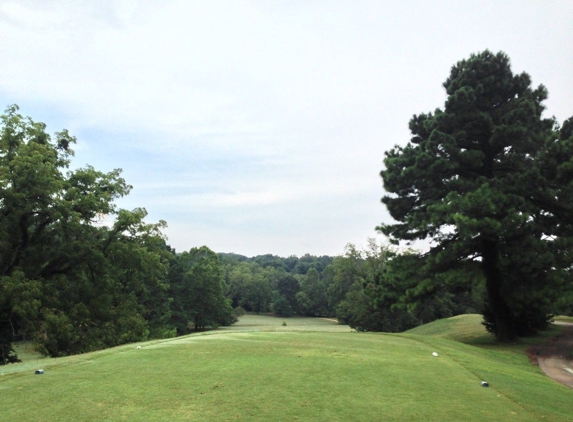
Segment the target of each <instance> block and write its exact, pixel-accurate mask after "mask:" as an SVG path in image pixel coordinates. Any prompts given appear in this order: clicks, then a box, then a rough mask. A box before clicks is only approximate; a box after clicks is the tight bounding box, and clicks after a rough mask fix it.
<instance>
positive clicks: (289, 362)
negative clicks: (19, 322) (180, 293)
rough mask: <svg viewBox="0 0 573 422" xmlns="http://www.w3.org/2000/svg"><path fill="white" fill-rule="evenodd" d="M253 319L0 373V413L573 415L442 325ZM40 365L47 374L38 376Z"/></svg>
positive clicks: (50, 416)
mask: <svg viewBox="0 0 573 422" xmlns="http://www.w3.org/2000/svg"><path fill="white" fill-rule="evenodd" d="M256 318H263V317H256ZM267 318H270V317H267ZM254 321H255V319H254V318H246V319H242V324H243V327H242V328H241V327H237V328H234V329H231V330H218V331H214V332H211V333H202V334H198V335H190V336H185V337H181V338H176V339H170V340H164V341H154V342H148V343H142V344H140V345H139V346H141V349H137V348H136V346H137V345H128V346H122V347H117V348H114V349H108V350H105V351H101V352H96V353H89V354H85V355H80V356H73V357H68V358H60V359H44V360H32V361H30V362H24V363H22V364H17V365H11V366H9V367H0V373H3V375H0V389H1V390H2V393H1V394H0V409H2V410H1V414H2V416H3V419H5V420H18V421H36V420H46V421H72V420H73V421H96V420H97V421H100V420H110V421H111V420H113V421H116V420H131V421H133V420H136V421H139V420H145V421H160V420H161V421H163V420H185V421H230V420H233V421H234V420H245V421H296V420H300V421H303V420H304V421H377V420H384V421H403V420H424V421H460V420H463V421H484V420H488V421H494V420H504V421H505V420H515V421H538V420H541V419H542V420H547V421H567V420H571V419H572V418H573V410H572V408H571V401H572V399H573V392H572V391H571V390H569V389H567V388H566V387H564V386H561V385H560V384H557V383H555V382H553V381H552V380H550V379H548V378H547V377H545V376H544V375H543V374H542V373H541V372H540V371H539V369H538V368H537V367H534V366H532V365H530V364H529V362H528V360H527V357H526V356H525V354H523V353H521V352H517V351H515V350H513V349H511V348H510V349H504V348H501V347H498V346H495V345H491V346H488V347H486V348H484V347H481V346H480V347H478V346H476V345H470V344H463V343H460V342H457V341H453V340H450V339H448V338H446V337H447V336H446V335H445V334H444V333H445V331H446V330H445V329H444V330H442V334H444V335H442V336H440V334H439V333H438V334H437V335H424V334H419V333H418V334H417V333H415V332H410V333H406V334H399V335H387V334H374V333H370V334H365V333H352V332H349V330H348V327H344V326H339V325H337V324H336V323H334V322H332V321H330V322H328V321H326V323H325V320H316V325H314V324H313V320H310V319H306V320H305V321H302V320H301V321H298V322H295V320H294V319H292V320H291V319H290V318H289V319H286V320H285V319H279V318H271V319H265V321H264V322H265V323H264V324H262V327H263V328H262V330H263V331H255V323H254ZM283 321H286V324H287V325H286V326H283V325H282V322H283ZM455 322H458V321H455ZM466 322H467V324H468V325H470V324H469V322H468V321H466ZM446 324H447V323H446ZM301 325H302V326H306V327H307V329H306V330H304V331H303V330H301V329H300V327H301ZM289 327H290V331H289ZM321 327H322V329H321ZM436 327H437V326H436ZM425 329H426V330H427V329H428V328H427V327H426V328H425ZM419 330H423V328H422V327H420V328H419ZM435 330H436V332H437V331H440V330H438V329H437V328H435ZM453 331H456V330H453ZM466 335H467V334H466ZM449 336H451V334H449ZM432 352H437V353H438V355H439V356H438V357H434V356H433V355H432ZM37 368H42V369H44V370H45V373H44V374H43V375H34V369H37ZM482 380H486V381H488V382H489V383H490V385H491V387H490V388H483V387H482V386H481V381H482Z"/></svg>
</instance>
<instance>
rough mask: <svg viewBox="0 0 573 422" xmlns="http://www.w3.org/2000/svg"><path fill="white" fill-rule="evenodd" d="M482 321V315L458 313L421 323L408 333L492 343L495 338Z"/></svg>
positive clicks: (477, 342)
mask: <svg viewBox="0 0 573 422" xmlns="http://www.w3.org/2000/svg"><path fill="white" fill-rule="evenodd" d="M482 321H483V318H482V316H481V315H477V314H470V315H458V316H455V317H452V318H445V319H440V320H437V321H434V322H430V323H429V324H425V325H421V326H419V327H416V328H413V329H411V330H409V331H406V333H408V334H420V335H426V336H433V337H439V338H445V339H449V340H454V341H460V342H462V343H469V344H492V343H494V341H495V339H494V337H493V336H492V335H491V334H489V333H488V332H487V331H486V329H485V327H484V326H483V325H482V323H481V322H482Z"/></svg>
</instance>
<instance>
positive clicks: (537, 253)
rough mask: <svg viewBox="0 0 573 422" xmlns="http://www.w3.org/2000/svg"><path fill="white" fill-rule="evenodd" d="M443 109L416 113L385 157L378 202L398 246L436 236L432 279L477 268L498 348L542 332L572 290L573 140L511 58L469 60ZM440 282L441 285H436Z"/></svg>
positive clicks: (459, 67)
mask: <svg viewBox="0 0 573 422" xmlns="http://www.w3.org/2000/svg"><path fill="white" fill-rule="evenodd" d="M443 86H444V88H445V90H446V94H447V99H446V102H445V106H444V109H443V110H442V109H436V110H435V111H434V112H430V113H424V114H420V115H415V116H413V118H412V119H411V120H410V124H409V127H410V131H411V133H412V138H411V140H410V142H409V143H408V144H407V145H406V146H403V147H402V146H396V147H394V148H393V149H391V150H389V151H387V152H386V154H385V159H384V165H385V169H384V170H382V172H381V176H382V179H383V182H384V188H385V190H386V191H387V192H388V194H387V195H385V196H384V197H383V198H382V202H383V203H384V204H385V205H386V207H387V209H388V211H389V213H390V215H391V216H392V217H393V218H394V219H395V220H396V221H397V223H396V224H383V225H381V226H380V227H379V228H378V229H379V230H380V231H381V232H382V233H384V234H386V235H388V236H389V237H390V239H391V240H392V241H394V242H399V241H414V240H419V239H430V240H431V241H432V242H433V243H432V246H431V249H430V252H429V253H428V254H427V256H426V260H425V265H426V267H425V269H426V271H427V272H428V273H433V274H437V273H443V272H446V271H452V270H456V271H459V270H460V269H463V268H468V267H469V268H475V265H476V264H478V265H479V266H480V268H481V272H482V275H483V279H484V282H485V286H486V292H487V293H486V301H485V303H486V305H485V308H484V310H483V313H484V318H485V323H486V327H488V329H489V330H491V331H492V332H493V333H495V335H496V336H497V338H498V339H499V340H501V341H511V340H514V339H515V337H516V336H517V335H522V334H527V333H528V332H531V331H534V330H536V329H540V328H543V327H544V325H545V324H546V322H547V319H548V318H549V317H550V315H551V313H552V312H554V311H556V310H557V309H555V304H556V303H557V297H558V296H559V295H561V292H562V291H565V290H571V287H572V286H571V281H570V274H569V272H570V268H571V253H570V252H571V241H572V237H571V229H572V223H573V219H572V216H573V213H572V211H573V203H572V201H573V195H571V193H572V192H571V189H572V187H573V184H572V182H573V178H572V175H573V173H572V171H573V137H572V136H571V120H568V121H567V122H565V123H564V125H563V127H562V128H559V126H558V125H557V123H556V122H555V121H554V119H551V118H544V117H543V116H542V113H543V111H544V106H543V101H544V100H545V99H546V98H547V90H546V89H545V87H543V86H542V85H540V86H539V87H537V88H532V87H531V79H530V77H529V75H528V74H526V73H521V74H513V72H512V71H511V67H510V61H509V58H508V56H507V55H505V54H504V53H501V52H500V53H497V54H494V53H492V52H490V51H487V50H486V51H484V52H482V53H479V54H473V55H471V57H470V58H469V59H467V60H462V61H460V62H458V63H457V64H456V65H454V66H453V67H452V69H451V73H450V76H449V77H448V78H447V80H446V82H444V84H443ZM436 282H438V281H436Z"/></svg>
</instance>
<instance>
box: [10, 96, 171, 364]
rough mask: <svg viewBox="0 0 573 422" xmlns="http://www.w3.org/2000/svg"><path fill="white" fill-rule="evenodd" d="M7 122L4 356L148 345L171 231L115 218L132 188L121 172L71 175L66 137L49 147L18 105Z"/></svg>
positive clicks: (161, 306)
mask: <svg viewBox="0 0 573 422" xmlns="http://www.w3.org/2000/svg"><path fill="white" fill-rule="evenodd" d="M1 122H2V126H1V133H0V305H1V308H0V309H1V310H0V339H2V344H1V345H0V349H1V350H3V351H6V350H8V359H11V357H12V358H13V357H14V355H13V353H12V352H10V350H11V346H10V343H11V342H13V341H14V340H15V339H16V338H20V337H24V336H26V337H27V338H30V337H31V338H33V339H34V340H35V342H36V345H37V347H38V348H39V350H40V351H41V352H42V353H44V354H47V355H50V356H61V355H66V354H71V353H80V352H87V351H90V350H96V349H99V348H103V347H109V346H114V345H118V344H122V343H125V342H129V341H135V340H142V339H146V338H147V337H148V336H149V333H150V330H153V329H155V327H157V326H160V325H162V324H163V323H164V321H165V316H166V315H165V313H166V312H167V311H168V309H167V308H166V307H165V301H166V300H167V299H166V296H165V293H166V289H167V285H166V284H165V282H166V276H167V265H166V254H167V252H166V250H165V247H164V239H163V235H162V234H161V229H162V228H163V227H164V226H165V223H164V222H160V223H158V224H146V223H145V222H144V221H143V220H144V218H145V217H146V211H145V210H144V209H135V210H133V211H127V210H119V209H117V207H116V205H115V204H114V201H115V200H116V199H118V198H120V197H122V196H124V195H127V194H128V193H129V191H130V189H131V186H129V185H128V184H127V183H126V182H125V180H124V179H123V178H121V177H120V174H121V171H120V170H113V171H111V172H109V173H103V172H100V171H97V170H95V169H94V168H93V167H90V166H87V167H85V168H79V169H77V170H74V171H71V170H69V165H70V160H71V157H72V156H73V150H72V149H71V146H72V145H73V144H74V143H75V141H76V140H75V138H74V137H72V136H71V135H70V134H69V133H68V132H67V131H65V130H64V131H62V132H59V133H56V135H55V139H54V140H52V138H51V137H50V136H49V135H48V134H47V133H46V131H45V129H46V127H45V125H44V124H43V123H37V122H34V121H33V120H32V119H30V118H24V117H23V116H21V115H20V114H18V107H17V106H11V107H9V108H8V109H7V110H6V113H5V114H4V115H3V116H2V117H1ZM101 215H106V216H110V217H115V221H113V223H112V225H111V226H110V227H108V226H106V225H98V224H97V221H98V216H101ZM5 361H6V355H5V352H4V355H3V362H5Z"/></svg>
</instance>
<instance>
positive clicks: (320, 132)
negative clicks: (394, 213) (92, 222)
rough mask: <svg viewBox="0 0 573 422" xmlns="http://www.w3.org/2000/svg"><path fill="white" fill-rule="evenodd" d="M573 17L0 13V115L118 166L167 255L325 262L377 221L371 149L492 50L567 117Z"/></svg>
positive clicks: (347, 10) (74, 6)
mask: <svg viewBox="0 0 573 422" xmlns="http://www.w3.org/2000/svg"><path fill="white" fill-rule="evenodd" d="M571 22H573V2H571V1H570V0H552V1H550V2H549V1H543V0H540V1H537V0H529V1H527V0H519V1H499V0H495V1H493V0H492V1H488V0H484V1H463V2H462V1H455V0H454V1H428V0H426V1H397V0H395V1H382V0H379V1H366V0H364V1H359V0H347V1H337V0H324V1H322V0H300V1H298V0H289V1H286V0H285V1H278V0H277V1H270V0H269V1H241V0H229V1H224V0H221V1H207V0H203V1H178V0H157V1H156V0H142V1H131V0H98V1H95V2H94V1H87V0H86V1H81V0H68V1H63V0H41V1H40V0H34V1H32V0H30V1H27V0H2V1H1V2H0V107H2V109H4V108H5V107H6V106H7V105H9V104H14V103H16V104H18V105H19V106H20V111H21V113H22V114H24V115H29V116H31V117H32V118H33V119H34V120H37V121H43V122H45V123H46V124H47V125H48V130H49V131H50V132H51V133H53V132H55V131H59V130H61V129H63V128H66V129H69V130H70V132H71V133H72V134H73V135H75V136H76V137H77V138H78V144H77V145H76V148H75V149H76V157H75V159H74V162H73V165H74V166H76V167H81V166H84V165H86V164H90V165H93V166H94V167H95V168H96V169H98V170H102V171H110V170H112V169H114V168H122V169H123V176H124V177H125V179H126V180H127V181H128V182H129V183H130V184H131V185H133V187H134V188H133V191H132V193H131V194H130V195H129V197H127V198H125V199H123V200H121V201H120V203H119V205H120V206H121V207H123V208H128V209H131V208H134V207H138V206H139V207H145V208H146V209H147V210H148V212H149V217H148V221H149V222H155V221H158V220H160V219H162V220H166V221H167V223H168V225H169V227H168V229H167V230H166V234H167V236H168V238H169V240H168V243H169V244H171V245H172V246H173V247H175V248H176V249H177V251H179V252H181V251H183V250H188V249H189V248H191V247H194V246H201V245H207V246H209V247H210V248H211V249H213V250H215V251H217V252H236V253H240V254H244V255H248V256H252V255H258V254H265V253H273V254H276V255H281V256H288V255H298V256H300V255H303V254H304V253H311V254H315V255H338V254H341V253H343V250H344V246H345V245H346V244H347V243H349V242H350V243H354V244H356V245H358V246H361V245H365V244H366V241H367V238H368V237H374V236H376V232H375V230H374V228H375V226H376V225H378V224H379V223H381V222H388V221H390V217H389V216H388V214H387V212H386V210H385V208H384V206H383V205H382V204H381V203H380V198H381V196H382V195H383V194H384V192H383V189H382V182H381V179H380V177H379V172H380V170H381V169H382V160H383V158H384V151H386V150H388V149H389V148H391V147H392V146H393V145H395V144H402V145H403V144H405V143H406V142H407V141H408V140H409V132H408V129H407V126H408V121H409V119H410V117H411V116H412V115H413V114H418V113H421V112H428V111H431V110H433V109H435V108H436V107H442V106H443V103H444V100H445V94H444V90H443V88H442V85H441V84H442V82H444V81H445V79H446V78H447V76H448V74H449V70H450V68H451V66H452V65H453V64H455V63H456V62H457V61H459V60H461V59H464V58H467V57H469V55H470V54H471V53H475V52H479V51H482V50H484V49H490V50H492V51H494V52H497V51H499V50H502V51H504V52H505V53H507V54H508V55H509V56H510V58H511V60H512V67H513V71H514V72H516V73H521V72H523V71H526V72H528V73H529V74H530V75H531V77H532V79H533V83H534V85H538V84H544V85H545V86H546V87H547V88H548V90H549V99H548V100H547V102H546V106H547V115H548V116H551V115H554V116H556V117H557V119H558V120H559V121H563V120H564V119H565V118H567V117H569V116H571V115H573V78H572V75H573V54H571V51H573V25H571Z"/></svg>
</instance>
